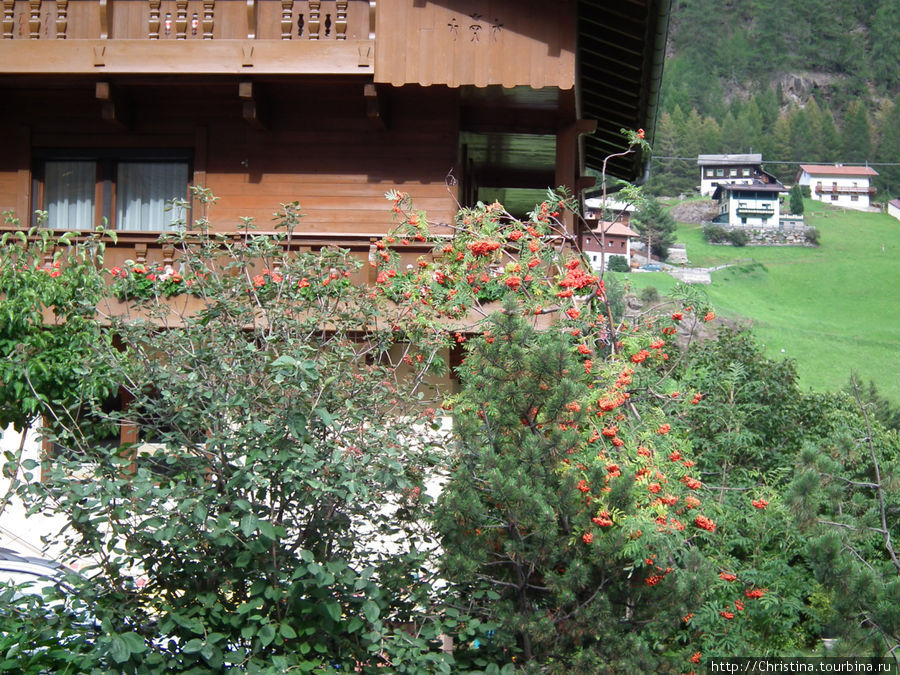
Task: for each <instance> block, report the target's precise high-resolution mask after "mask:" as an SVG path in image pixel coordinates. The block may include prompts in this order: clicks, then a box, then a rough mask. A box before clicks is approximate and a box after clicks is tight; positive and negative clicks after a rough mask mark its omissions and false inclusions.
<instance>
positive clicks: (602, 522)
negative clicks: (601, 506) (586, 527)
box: [591, 511, 613, 527]
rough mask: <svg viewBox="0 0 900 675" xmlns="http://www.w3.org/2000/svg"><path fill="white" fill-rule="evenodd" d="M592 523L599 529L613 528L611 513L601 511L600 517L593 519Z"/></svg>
mask: <svg viewBox="0 0 900 675" xmlns="http://www.w3.org/2000/svg"><path fill="white" fill-rule="evenodd" d="M591 522H592V523H594V525H596V526H598V527H612V524H613V522H612V519H611V518H610V516H609V511H601V512H600V515H599V516H595V517H594V518H591Z"/></svg>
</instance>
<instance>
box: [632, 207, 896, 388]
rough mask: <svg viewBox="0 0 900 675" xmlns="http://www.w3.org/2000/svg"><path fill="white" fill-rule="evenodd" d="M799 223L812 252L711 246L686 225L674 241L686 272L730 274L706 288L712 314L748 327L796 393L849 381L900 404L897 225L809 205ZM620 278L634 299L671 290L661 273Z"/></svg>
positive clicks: (714, 276)
mask: <svg viewBox="0 0 900 675" xmlns="http://www.w3.org/2000/svg"><path fill="white" fill-rule="evenodd" d="M806 217H807V223H808V224H810V225H814V226H815V227H817V228H818V229H819V231H820V233H821V237H820V246H819V247H818V248H803V247H763V246H745V247H739V248H736V247H732V246H711V245H709V244H707V243H706V242H705V241H704V240H703V233H702V227H701V226H700V225H687V224H680V225H679V230H678V240H679V241H681V242H684V243H685V244H686V245H687V254H688V258H689V260H690V264H691V266H693V267H714V266H717V265H723V264H729V263H731V264H733V266H732V267H729V268H727V269H724V270H720V271H718V272H714V273H713V274H712V284H710V285H709V286H705V287H703V288H704V290H705V291H706V292H707V294H708V296H709V299H710V302H711V303H712V305H713V306H714V308H715V310H716V313H717V314H718V315H719V316H721V317H725V318H728V319H732V320H735V321H740V322H743V323H750V324H752V326H753V330H754V332H755V334H756V335H757V336H758V339H759V341H760V342H761V343H763V344H764V345H765V349H766V352H767V354H768V356H770V357H772V358H780V357H786V358H791V359H793V360H795V361H796V363H797V370H798V372H799V375H800V381H801V385H803V386H806V387H809V388H812V389H814V390H819V391H830V390H835V389H839V388H841V387H842V386H844V385H845V384H846V383H847V382H848V381H849V379H850V374H851V372H856V373H858V375H859V377H860V379H861V380H863V381H866V382H867V381H868V380H870V379H871V380H873V381H874V382H875V383H876V385H877V387H878V390H879V392H881V393H882V394H884V395H885V396H887V397H889V398H890V399H892V400H893V401H894V402H898V403H900V297H898V282H900V221H898V220H896V219H894V218H892V217H890V216H888V215H887V214H880V213H858V212H855V211H845V210H841V209H836V208H833V207H831V206H828V205H824V204H821V203H819V202H814V201H811V200H806ZM627 276H628V277H630V279H629V281H630V286H631V288H632V289H634V290H639V289H641V288H644V287H646V286H656V288H657V289H658V290H659V291H660V293H661V294H663V295H665V294H666V293H667V292H668V291H669V290H671V289H672V287H673V286H674V285H675V283H676V281H675V280H674V279H673V278H672V277H670V276H669V275H668V274H665V273H662V272H654V273H640V274H636V273H632V274H629V275H627Z"/></svg>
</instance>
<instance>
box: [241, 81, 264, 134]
mask: <svg viewBox="0 0 900 675" xmlns="http://www.w3.org/2000/svg"><path fill="white" fill-rule="evenodd" d="M238 98H240V99H241V101H243V115H244V119H245V120H247V122H248V123H249V124H250V125H251V126H252V127H254V128H255V129H260V130H265V129H268V128H269V114H268V112H269V110H268V105H267V102H266V100H265V98H264V97H263V96H262V94H261V92H260V88H259V86H258V85H254V84H253V82H250V81H249V80H245V81H244V82H241V83H239V84H238Z"/></svg>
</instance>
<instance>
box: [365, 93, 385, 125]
mask: <svg viewBox="0 0 900 675" xmlns="http://www.w3.org/2000/svg"><path fill="white" fill-rule="evenodd" d="M363 96H364V97H365V99H366V116H367V117H368V118H369V121H370V122H371V123H372V124H373V125H374V126H375V128H377V129H381V130H384V129H387V128H388V116H387V113H388V110H387V94H385V92H384V89H383V88H382V87H379V86H377V85H376V84H375V83H374V82H366V83H365V84H364V85H363Z"/></svg>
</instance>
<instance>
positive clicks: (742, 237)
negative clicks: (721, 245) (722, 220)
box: [726, 230, 750, 246]
mask: <svg viewBox="0 0 900 675" xmlns="http://www.w3.org/2000/svg"><path fill="white" fill-rule="evenodd" d="M726 234H727V237H728V241H729V242H731V245H732V246H746V245H747V242H749V241H750V237H749V236H748V235H747V233H746V232H744V231H743V230H731V231H730V232H727V233H726Z"/></svg>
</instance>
